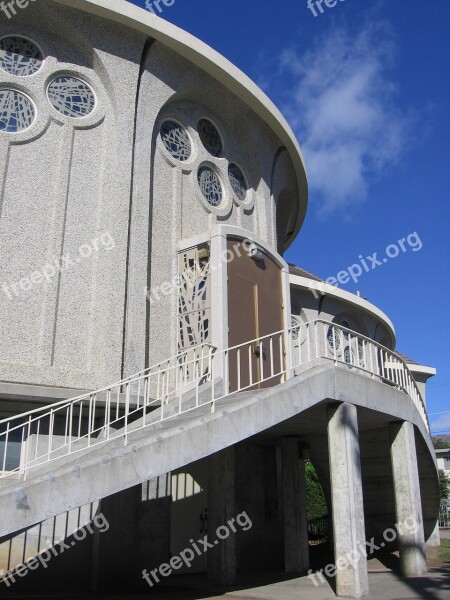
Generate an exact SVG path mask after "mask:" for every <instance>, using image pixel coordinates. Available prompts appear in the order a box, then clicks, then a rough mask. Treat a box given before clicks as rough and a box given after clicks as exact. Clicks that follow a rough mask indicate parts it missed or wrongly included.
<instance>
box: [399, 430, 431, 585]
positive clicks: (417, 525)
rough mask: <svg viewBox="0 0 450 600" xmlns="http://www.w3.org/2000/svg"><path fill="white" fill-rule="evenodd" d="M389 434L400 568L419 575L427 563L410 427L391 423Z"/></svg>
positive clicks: (413, 440)
mask: <svg viewBox="0 0 450 600" xmlns="http://www.w3.org/2000/svg"><path fill="white" fill-rule="evenodd" d="M390 432H391V460H392V471H393V477H394V492H395V510H396V518H397V524H398V526H397V529H398V543H399V550H400V568H401V570H402V573H403V575H406V576H414V575H422V574H423V573H426V572H427V563H426V557H425V536H424V532H423V517H422V502H421V498H420V483H419V471H418V466H417V454H416V441H415V438H414V426H413V424H412V423H409V422H407V421H405V422H403V423H394V424H392V425H391V428H390Z"/></svg>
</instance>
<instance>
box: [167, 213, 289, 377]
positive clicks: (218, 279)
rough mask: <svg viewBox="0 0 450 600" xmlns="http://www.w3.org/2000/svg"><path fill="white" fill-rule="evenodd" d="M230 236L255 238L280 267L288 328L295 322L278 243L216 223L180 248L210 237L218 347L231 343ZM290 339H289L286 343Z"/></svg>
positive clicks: (213, 319) (213, 324)
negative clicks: (229, 302) (229, 324)
mask: <svg viewBox="0 0 450 600" xmlns="http://www.w3.org/2000/svg"><path fill="white" fill-rule="evenodd" d="M229 237H232V238H236V239H238V240H242V241H244V240H249V241H250V242H254V243H255V244H257V245H258V246H259V247H260V248H261V249H262V250H263V251H264V253H265V254H266V255H267V256H268V257H269V258H270V259H271V260H273V261H274V262H275V263H276V264H277V265H278V266H279V267H280V271H281V292H282V305H283V310H282V323H283V327H284V329H285V330H287V329H288V328H289V327H290V326H291V325H290V324H291V294H290V283H289V266H288V264H287V263H286V261H285V260H284V259H283V257H282V256H281V255H280V254H278V252H277V251H276V250H275V248H274V246H272V245H270V244H269V243H268V242H267V241H265V240H263V239H261V238H260V237H259V236H257V235H255V234H254V233H252V232H250V231H247V230H245V229H243V228H241V227H235V226H233V225H214V226H212V227H211V229H210V231H209V234H208V233H206V232H205V233H203V234H200V235H197V236H194V237H192V238H189V239H184V240H181V241H180V242H179V244H178V250H183V249H185V248H189V247H192V246H195V245H200V244H202V243H203V244H204V243H205V242H208V241H209V244H210V260H211V343H212V345H213V346H215V347H216V348H217V350H218V351H221V350H224V349H225V348H227V347H228V281H227V278H228V263H227V261H226V258H225V257H226V256H227V254H226V253H227V240H228V238H229ZM287 343H288V341H287V340H286V347H287ZM217 367H218V368H217V370H216V375H221V373H220V367H219V365H217ZM289 367H290V365H289V352H287V355H286V368H287V369H288V368H289Z"/></svg>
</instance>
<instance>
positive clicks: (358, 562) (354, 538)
mask: <svg viewBox="0 0 450 600" xmlns="http://www.w3.org/2000/svg"><path fill="white" fill-rule="evenodd" d="M328 451H329V457H330V479H331V499H332V518H333V537H334V556H335V565H334V567H333V568H330V570H329V572H328V573H327V569H326V570H325V573H326V574H327V575H328V576H331V577H333V576H335V577H336V594H337V596H341V597H345V598H362V597H364V596H366V595H367V594H368V593H369V579H368V572H367V557H366V556H365V548H366V545H365V542H366V539H365V526H364V503H363V492H362V480H361V460H360V451H359V434H358V414H357V410H356V407H355V406H353V405H352V404H347V403H344V404H340V405H339V406H333V407H330V409H329V411H328Z"/></svg>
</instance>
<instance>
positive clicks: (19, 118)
mask: <svg viewBox="0 0 450 600" xmlns="http://www.w3.org/2000/svg"><path fill="white" fill-rule="evenodd" d="M35 118H36V107H35V106H34V103H33V101H32V100H31V99H30V98H28V96H26V95H25V94H23V93H22V92H19V90H14V89H0V131H4V132H5V133H20V132H21V131H24V130H25V129H28V128H29V127H30V126H31V125H32V124H33V121H34V120H35Z"/></svg>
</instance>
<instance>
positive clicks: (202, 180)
mask: <svg viewBox="0 0 450 600" xmlns="http://www.w3.org/2000/svg"><path fill="white" fill-rule="evenodd" d="M197 181H198V185H199V187H200V190H201V192H202V194H203V197H204V198H205V200H206V201H207V202H208V204H210V205H211V206H215V207H217V206H220V204H221V203H222V200H223V188H222V182H221V181H220V178H219V176H218V175H217V173H216V172H215V171H214V170H213V169H211V167H209V166H208V165H202V166H201V167H200V168H199V170H198V174H197Z"/></svg>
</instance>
